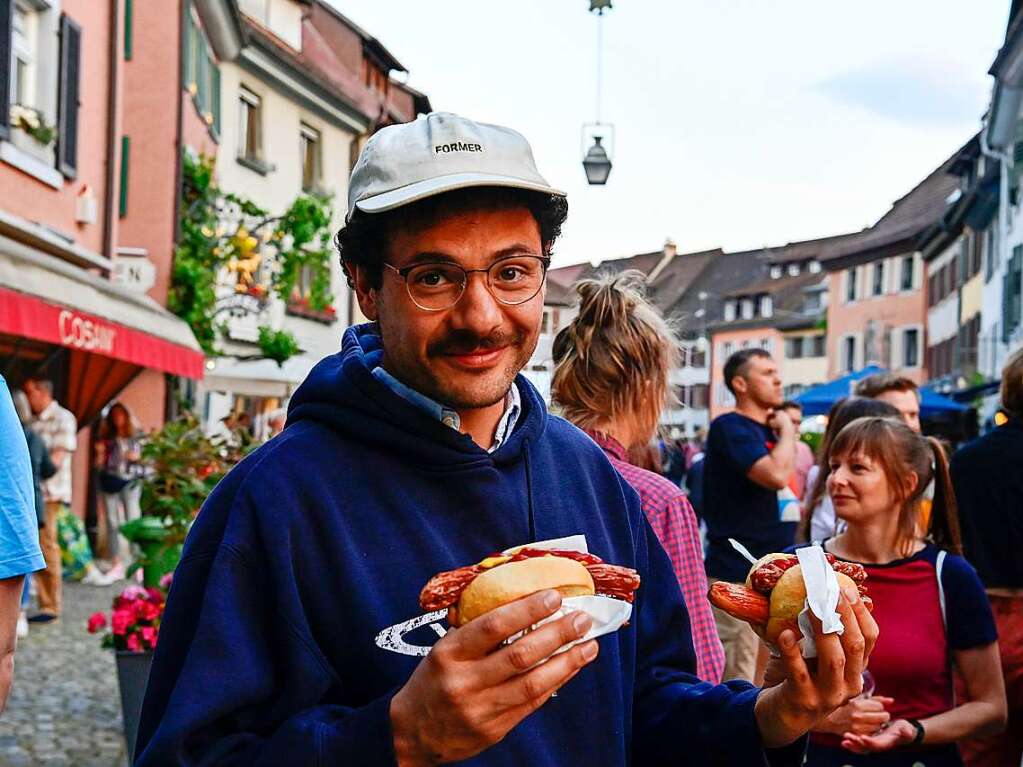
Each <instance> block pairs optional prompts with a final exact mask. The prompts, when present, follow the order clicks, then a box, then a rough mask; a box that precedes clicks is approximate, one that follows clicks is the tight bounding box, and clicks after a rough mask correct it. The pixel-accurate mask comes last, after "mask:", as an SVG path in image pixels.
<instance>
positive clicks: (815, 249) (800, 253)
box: [763, 230, 863, 264]
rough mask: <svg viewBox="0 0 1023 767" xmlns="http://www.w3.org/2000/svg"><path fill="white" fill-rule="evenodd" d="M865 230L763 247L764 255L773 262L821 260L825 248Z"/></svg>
mask: <svg viewBox="0 0 1023 767" xmlns="http://www.w3.org/2000/svg"><path fill="white" fill-rule="evenodd" d="M862 233H863V231H862V230H861V231H859V232H849V233H848V234H833V235H829V236H827V237H818V238H816V239H813V240H800V241H799V242H790V243H787V244H785V245H782V246H780V247H766V248H764V249H763V252H764V257H765V258H766V259H767V260H768V261H769V262H770V263H772V264H785V263H791V262H793V261H813V260H818V261H819V260H820V258H821V252H822V251H823V250H824V248H830V247H834V246H835V245H837V244H839V243H841V242H845V241H852V238H854V237H857V236H859V235H861V234H862Z"/></svg>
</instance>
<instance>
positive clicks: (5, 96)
mask: <svg viewBox="0 0 1023 767" xmlns="http://www.w3.org/2000/svg"><path fill="white" fill-rule="evenodd" d="M13 20H14V0H0V51H3V55H2V56H0V138H9V137H10V135H11V50H12V48H13V45H12V43H13V40H12V37H11V35H12V22H13Z"/></svg>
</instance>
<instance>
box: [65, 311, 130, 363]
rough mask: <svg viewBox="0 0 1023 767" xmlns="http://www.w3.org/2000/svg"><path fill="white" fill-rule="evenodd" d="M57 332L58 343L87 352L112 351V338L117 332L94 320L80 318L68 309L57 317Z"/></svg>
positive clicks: (107, 352) (108, 352)
mask: <svg viewBox="0 0 1023 767" xmlns="http://www.w3.org/2000/svg"><path fill="white" fill-rule="evenodd" d="M57 330H58V333H59V334H60V342H61V343H62V344H63V345H64V346H70V347H72V348H74V349H84V350H85V351H88V352H105V353H106V354H110V353H112V352H113V350H114V338H115V337H116V335H117V330H116V329H114V328H113V327H111V326H109V325H104V324H102V323H100V322H98V321H96V320H90V319H86V318H84V317H80V316H78V315H77V314H75V313H74V312H72V311H69V310H68V309H64V310H63V311H62V312H61V313H60V314H59V315H58V317H57Z"/></svg>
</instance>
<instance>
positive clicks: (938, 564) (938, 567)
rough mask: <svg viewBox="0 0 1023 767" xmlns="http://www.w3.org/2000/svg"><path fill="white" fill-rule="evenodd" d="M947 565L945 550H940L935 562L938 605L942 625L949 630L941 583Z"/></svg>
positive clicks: (943, 588)
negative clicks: (942, 572)
mask: <svg viewBox="0 0 1023 767" xmlns="http://www.w3.org/2000/svg"><path fill="white" fill-rule="evenodd" d="M944 565H945V550H944V549H938V557H937V559H936V560H935V561H934V571H935V573H936V574H937V577H938V604H939V605H940V606H941V624H942V625H943V626H944V627H945V629H946V630H947V629H948V617H947V615H946V613H945V586H944V584H943V583H942V582H941V568H942V567H944Z"/></svg>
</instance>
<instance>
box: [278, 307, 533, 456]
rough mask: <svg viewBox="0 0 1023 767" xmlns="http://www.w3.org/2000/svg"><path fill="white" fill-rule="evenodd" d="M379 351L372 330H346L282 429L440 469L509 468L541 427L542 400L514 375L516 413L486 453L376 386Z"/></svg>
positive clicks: (314, 371)
mask: <svg viewBox="0 0 1023 767" xmlns="http://www.w3.org/2000/svg"><path fill="white" fill-rule="evenodd" d="M381 351H382V348H381V345H380V334H379V328H378V327H377V325H376V323H367V324H363V325H355V326H352V327H350V328H348V329H347V330H346V331H345V334H344V338H343V340H342V343H341V351H340V352H338V353H337V354H333V355H331V356H329V357H326V358H324V359H323V360H321V361H320V362H319V363H318V364H317V365H316V367H314V368H313V369H312V371H311V372H310V373H309V376H308V377H307V378H306V380H305V381H304V382H303V383H302V385H301V386H299V388H298V390H297V391H296V392H295V394H294V396H293V397H292V399H291V403H290V405H289V407H288V424H289V426H290V425H291V424H293V423H296V422H300V421H315V422H318V423H320V424H322V425H324V426H327V427H328V428H330V429H332V430H334V431H336V432H338V433H340V434H343V435H345V436H347V437H351V438H355V439H358V440H359V441H361V442H364V443H369V444H371V445H374V446H378V447H382V448H386V449H387V450H389V451H392V452H394V453H396V454H399V455H401V456H402V457H403V458H404V459H406V460H408V461H412V462H415V463H417V464H422V465H432V466H441V467H445V468H455V467H457V465H458V464H476V463H488V464H496V465H503V464H507V463H509V462H515V461H517V460H519V459H520V458H521V456H522V455H523V452H524V451H526V450H528V447H527V445H528V443H529V442H530V441H535V440H536V439H538V438H539V437H540V436H541V435H542V434H543V432H544V429H545V428H546V426H547V418H548V416H547V408H546V406H545V405H544V402H543V399H542V398H541V397H540V394H539V392H537V391H536V389H535V388H534V387H533V385H532V384H531V383H530V382H529V381H528V380H527V379H526V378H525V376H522V375H518V376H516V378H515V384H516V385H517V386H518V387H519V394H520V395H521V399H522V414H521V415H520V416H519V421H518V423H517V424H516V426H515V429H514V431H513V432H512V435H511V436H510V437H509V438H508V440H507V441H506V442H505V443H504V444H502V445H501V447H500V448H498V449H497V450H495V451H494V452H493V453H488V452H487V451H486V450H484V449H483V448H481V447H480V446H479V445H477V444H476V443H475V442H473V441H472V438H471V437H469V436H468V435H467V434H462V433H460V432H458V431H456V430H455V429H452V428H450V427H448V426H445V425H444V424H443V423H441V422H440V421H437V420H436V419H434V418H432V417H430V416H429V415H428V414H427V413H424V412H423V411H422V410H421V409H419V408H418V407H416V406H414V405H412V404H411V403H410V402H408V401H406V400H405V399H403V398H402V397H400V396H398V395H397V394H395V393H394V392H393V391H391V389H390V388H388V387H387V386H386V385H385V384H384V383H382V382H381V381H379V380H378V379H377V378H376V376H374V375H373V373H372V371H373V368H374V367H376V364H375V358H376V357H378V356H379V354H380V352H381Z"/></svg>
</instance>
